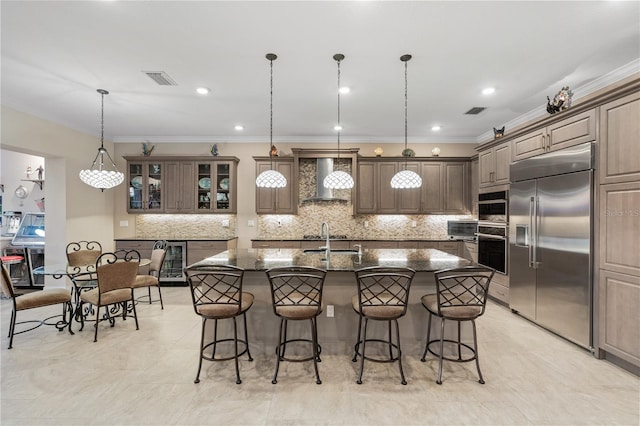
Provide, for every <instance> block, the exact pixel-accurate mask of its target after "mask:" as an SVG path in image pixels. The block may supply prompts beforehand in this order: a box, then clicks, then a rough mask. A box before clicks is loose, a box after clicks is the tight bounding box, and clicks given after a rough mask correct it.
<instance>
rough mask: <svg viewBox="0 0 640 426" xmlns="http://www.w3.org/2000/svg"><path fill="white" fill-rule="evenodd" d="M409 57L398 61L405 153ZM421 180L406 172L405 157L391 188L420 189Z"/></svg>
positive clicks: (403, 56)
mask: <svg viewBox="0 0 640 426" xmlns="http://www.w3.org/2000/svg"><path fill="white" fill-rule="evenodd" d="M410 59H411V55H402V56H400V60H401V61H402V62H404V151H403V155H404V153H405V152H407V62H409V60H410ZM421 186H422V178H421V177H420V175H418V174H417V173H416V172H413V171H411V170H407V157H406V156H405V158H404V170H401V171H399V172H398V173H396V174H395V175H394V176H393V177H392V178H391V187H392V188H395V189H405V188H420V187H421Z"/></svg>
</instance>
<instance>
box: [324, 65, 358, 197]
mask: <svg viewBox="0 0 640 426" xmlns="http://www.w3.org/2000/svg"><path fill="white" fill-rule="evenodd" d="M333 59H334V60H335V61H336V63H337V64H338V125H337V126H335V127H334V129H335V130H337V131H338V160H340V132H341V131H342V126H341V125H340V93H341V90H340V61H342V60H343V59H344V55H343V54H341V53H336V54H335V55H333ZM322 185H323V186H324V187H325V188H328V189H351V188H353V186H354V182H353V178H352V177H351V175H350V174H349V173H347V172H343V171H339V170H338V171H333V172H331V173H329V174H328V175H327V176H326V177H325V178H324V180H323V181H322Z"/></svg>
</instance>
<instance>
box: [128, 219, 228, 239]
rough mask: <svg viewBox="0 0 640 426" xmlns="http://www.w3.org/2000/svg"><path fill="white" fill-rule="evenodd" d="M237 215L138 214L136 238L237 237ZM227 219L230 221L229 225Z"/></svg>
mask: <svg viewBox="0 0 640 426" xmlns="http://www.w3.org/2000/svg"><path fill="white" fill-rule="evenodd" d="M236 220H237V219H236V215H226V214H225V215H217V214H215V215H214V214H211V215H205V214H191V215H186V214H185V215H181V214H171V215H168V214H163V215H151V214H145V215H143V214H140V215H136V238H143V239H167V240H176V239H177V240H183V239H193V240H197V239H199V238H203V236H206V237H207V238H220V239H226V238H234V237H236ZM225 221H228V226H225V225H227V223H226V222H225Z"/></svg>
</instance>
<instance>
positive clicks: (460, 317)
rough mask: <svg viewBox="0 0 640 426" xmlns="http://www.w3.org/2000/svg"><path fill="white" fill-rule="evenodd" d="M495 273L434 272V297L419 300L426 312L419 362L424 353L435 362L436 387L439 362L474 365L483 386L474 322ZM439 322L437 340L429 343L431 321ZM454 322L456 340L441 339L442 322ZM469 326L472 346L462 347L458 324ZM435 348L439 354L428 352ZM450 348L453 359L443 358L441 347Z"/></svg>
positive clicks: (480, 269) (475, 269)
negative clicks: (436, 319) (436, 366)
mask: <svg viewBox="0 0 640 426" xmlns="http://www.w3.org/2000/svg"><path fill="white" fill-rule="evenodd" d="M494 273H495V271H494V270H493V269H491V268H487V267H477V266H470V267H464V268H454V269H447V270H442V271H438V272H436V273H435V278H436V293H435V294H427V295H425V296H423V297H422V305H423V306H424V307H425V308H426V309H427V311H428V312H429V321H428V324H427V343H426V345H425V348H424V353H423V354H422V358H421V359H420V360H421V361H422V362H425V360H426V356H427V352H429V353H431V354H433V355H435V356H436V357H438V359H439V364H438V379H437V380H436V383H438V384H439V385H440V384H442V361H443V360H445V359H446V360H447V361H454V362H469V361H474V360H475V362H476V368H477V370H478V376H479V380H478V381H479V382H480V383H482V384H484V379H483V378H482V372H481V371H480V362H479V360H478V338H477V333H476V322H475V320H476V318H478V317H480V316H481V315H483V314H484V311H485V309H486V306H487V296H488V294H489V284H490V283H491V279H492V278H493V274H494ZM434 315H435V316H436V317H438V318H440V338H439V339H431V317H432V316H434ZM446 320H450V321H456V323H457V338H456V340H453V339H445V321H446ZM466 321H469V322H471V326H472V331H473V346H471V345H469V344H467V343H463V342H462V338H461V324H462V322H466ZM436 343H437V344H439V351H436V350H434V349H432V348H431V345H433V344H436ZM445 343H450V344H452V345H453V346H454V348H455V352H456V355H455V357H450V356H446V355H445V354H444V344H445Z"/></svg>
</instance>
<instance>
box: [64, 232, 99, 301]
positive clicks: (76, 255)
mask: <svg viewBox="0 0 640 426" xmlns="http://www.w3.org/2000/svg"><path fill="white" fill-rule="evenodd" d="M66 253H67V268H68V269H69V270H70V271H71V272H73V271H74V270H76V273H77V274H78V275H77V276H76V278H75V280H73V283H74V287H73V288H74V302H75V303H76V305H77V304H78V302H79V298H80V292H81V291H87V290H91V289H92V288H95V287H96V285H98V278H97V275H96V273H95V272H89V273H82V274H80V272H84V268H86V267H87V266H95V264H96V260H98V257H100V255H101V254H102V245H101V244H100V243H99V242H98V241H85V240H82V241H73V242H71V243H69V244H67V248H66Z"/></svg>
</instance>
